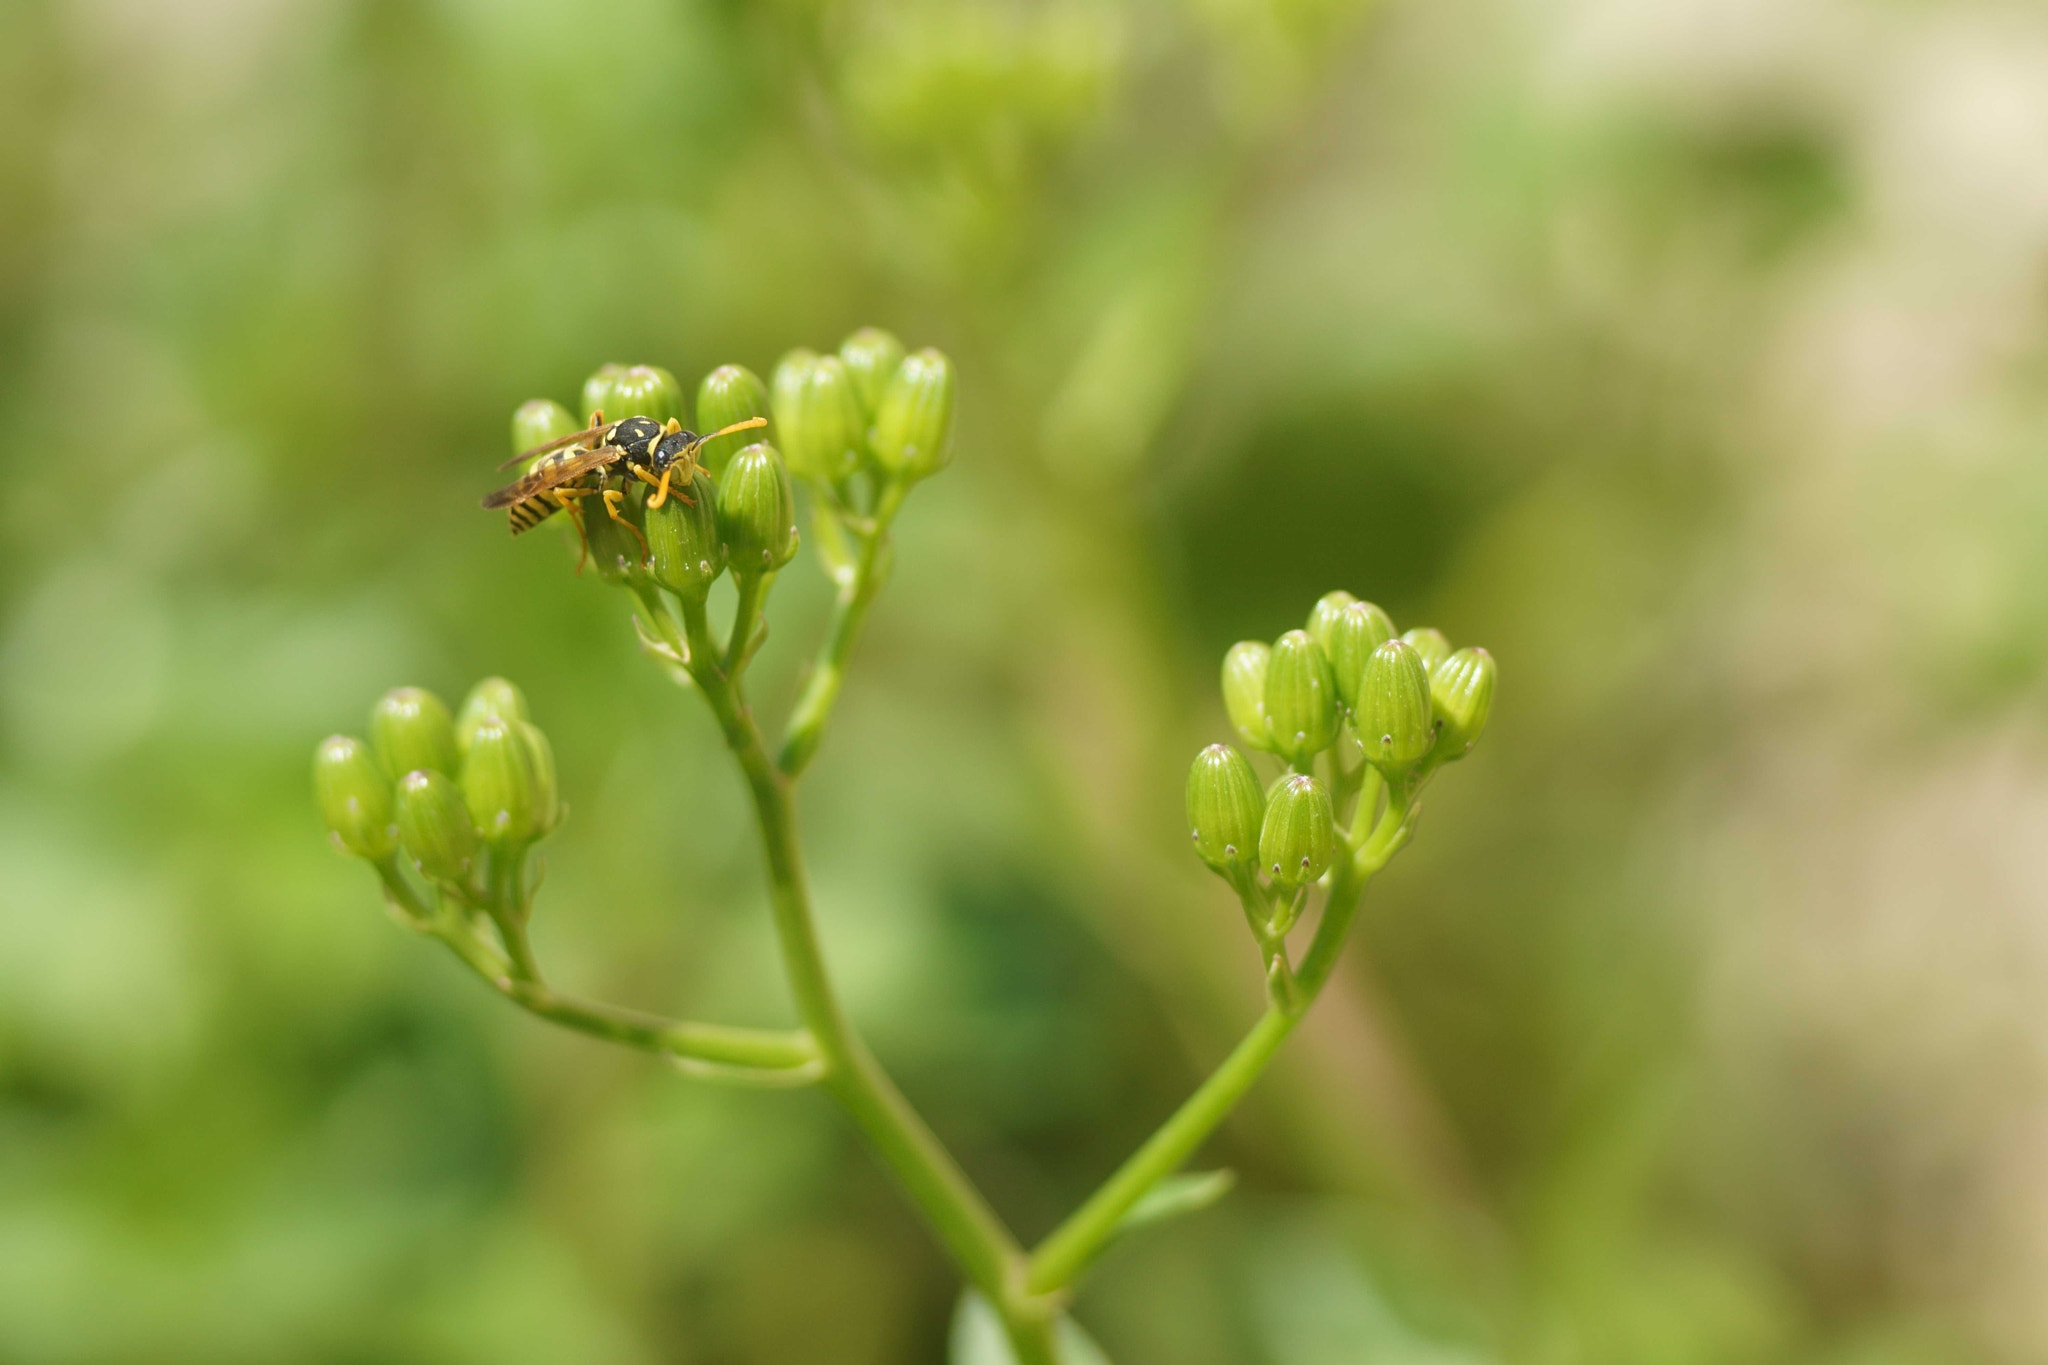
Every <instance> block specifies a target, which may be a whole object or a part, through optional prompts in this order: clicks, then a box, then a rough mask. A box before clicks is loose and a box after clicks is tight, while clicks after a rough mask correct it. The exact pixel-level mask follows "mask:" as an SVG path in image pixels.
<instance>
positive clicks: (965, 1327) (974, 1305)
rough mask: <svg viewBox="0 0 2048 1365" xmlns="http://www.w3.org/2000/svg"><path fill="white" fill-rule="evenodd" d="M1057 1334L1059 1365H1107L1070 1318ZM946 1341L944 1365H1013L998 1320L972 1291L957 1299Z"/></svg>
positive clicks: (1098, 1351)
mask: <svg viewBox="0 0 2048 1365" xmlns="http://www.w3.org/2000/svg"><path fill="white" fill-rule="evenodd" d="M1058 1330H1059V1334H1060V1360H1061V1362H1062V1365H1109V1357H1108V1356H1106V1355H1104V1354H1103V1353H1102V1348H1101V1347H1100V1346H1097V1345H1096V1344H1095V1342H1094V1340H1093V1339H1092V1338H1091V1337H1089V1335H1088V1334H1087V1333H1086V1332H1084V1331H1082V1330H1081V1329H1080V1327H1079V1326H1077V1325H1076V1324H1075V1322H1074V1320H1073V1319H1072V1318H1061V1319H1060V1324H1059V1329H1058ZM947 1340H948V1343H949V1344H948V1347H947V1351H946V1360H947V1362H948V1365H1017V1357H1016V1355H1015V1354H1014V1353H1012V1352H1011V1350H1010V1338H1009V1337H1008V1335H1006V1334H1005V1333H1004V1331H1003V1323H1002V1319H1001V1318H998V1317H997V1316H996V1313H995V1310H994V1309H993V1308H990V1307H989V1306H988V1300H987V1299H984V1298H983V1297H982V1296H981V1295H979V1294H977V1293H975V1292H974V1291H973V1290H972V1289H970V1290H968V1291H967V1292H966V1293H964V1294H962V1295H961V1296H960V1306H959V1307H958V1308H957V1309H955V1310H954V1312H953V1330H952V1332H951V1333H950V1334H949V1335H948V1338H947Z"/></svg>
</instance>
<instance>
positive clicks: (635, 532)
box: [565, 480, 651, 583]
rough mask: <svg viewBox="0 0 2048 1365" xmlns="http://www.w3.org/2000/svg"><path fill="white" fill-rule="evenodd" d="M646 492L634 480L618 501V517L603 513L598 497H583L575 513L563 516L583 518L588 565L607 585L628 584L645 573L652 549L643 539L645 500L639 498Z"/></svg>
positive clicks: (606, 512)
mask: <svg viewBox="0 0 2048 1365" xmlns="http://www.w3.org/2000/svg"><path fill="white" fill-rule="evenodd" d="M645 489H646V485H644V484H641V483H640V482H639V481H638V480H635V481H634V483H633V484H632V486H631V487H630V488H629V490H628V492H627V494H626V496H624V497H622V498H620V499H619V515H618V516H617V517H614V516H612V515H611V513H610V512H608V511H606V510H605V502H604V499H603V498H601V497H596V498H584V499H582V500H581V506H580V507H579V508H578V509H577V511H576V512H574V513H568V514H565V515H574V516H581V517H582V518H583V542H584V545H585V546H586V547H587V548H588V552H589V555H590V566H591V567H592V568H594V569H596V570H597V576H598V577H599V578H602V579H603V580H604V581H605V582H607V583H627V582H630V581H632V580H634V579H640V578H644V577H645V576H646V574H647V556H648V555H649V553H650V552H651V547H650V546H649V545H648V543H647V542H646V541H645V540H643V539H642V537H643V536H645V535H646V530H645V526H646V521H647V515H646V514H647V499H646V498H645V497H643V496H641V494H642V493H643V492H644V491H645Z"/></svg>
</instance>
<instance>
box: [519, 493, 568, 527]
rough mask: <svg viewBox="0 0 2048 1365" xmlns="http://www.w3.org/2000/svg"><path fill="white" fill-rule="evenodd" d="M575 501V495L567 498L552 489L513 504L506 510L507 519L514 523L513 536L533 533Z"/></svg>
mask: <svg viewBox="0 0 2048 1365" xmlns="http://www.w3.org/2000/svg"><path fill="white" fill-rule="evenodd" d="M573 500H574V495H573V494H571V495H567V496H565V495H564V494H563V493H562V491H561V490H560V489H557V488H550V489H549V490H548V491H547V492H545V493H536V494H534V495H533V496H532V497H530V498H527V499H526V500H524V501H523V502H515V503H513V504H512V505H511V506H510V507H508V508H506V509H505V519H506V520H507V521H509V522H511V523H512V534H513V535H515V536H516V535H518V534H520V533H521V532H523V531H531V530H532V529H533V528H534V527H536V526H538V525H540V524H541V523H542V522H544V521H546V520H547V519H548V518H549V517H551V516H553V515H554V514H555V513H557V512H559V511H561V510H562V509H563V508H564V507H567V506H568V505H569V504H570V502H572V501H573Z"/></svg>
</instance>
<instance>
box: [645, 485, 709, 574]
mask: <svg viewBox="0 0 2048 1365" xmlns="http://www.w3.org/2000/svg"><path fill="white" fill-rule="evenodd" d="M685 498H687V499H688V500H687V501H685ZM717 500H718V490H717V489H716V488H715V487H713V486H712V483H711V480H710V478H709V477H707V476H706V475H705V473H704V471H703V470H701V469H700V470H697V471H696V472H695V473H694V474H693V475H692V476H691V479H690V482H689V483H687V484H683V485H677V486H672V487H671V488H670V489H669V494H668V498H667V500H666V501H664V502H663V503H662V505H661V506H659V507H649V508H648V509H647V544H648V548H649V549H651V550H652V551H653V554H654V559H653V565H654V567H653V569H652V573H653V575H654V581H655V582H657V583H659V584H661V586H662V587H664V588H667V589H668V590H669V591H670V592H673V593H675V594H676V595H677V596H679V597H695V598H702V597H703V596H704V594H705V593H707V592H709V591H710V589H711V584H712V583H713V581H715V580H716V579H717V577H718V575H719V574H721V573H723V572H724V571H725V542H724V541H723V540H721V539H720V538H719V534H718V507H717Z"/></svg>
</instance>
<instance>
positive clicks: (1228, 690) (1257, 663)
mask: <svg viewBox="0 0 2048 1365" xmlns="http://www.w3.org/2000/svg"><path fill="white" fill-rule="evenodd" d="M1272 657H1273V650H1272V647H1271V646H1269V645H1267V644H1265V643H1263V642H1262V641H1259V640H1240V641H1238V642H1237V643H1236V644H1234V645H1232V646H1231V647H1230V652H1229V653H1228V654H1225V655H1224V656H1223V709H1224V710H1225V711H1226V712H1228V713H1229V715H1230V723H1231V725H1232V726H1233V727H1235V728H1236V730H1237V733H1238V734H1239V735H1240V736H1242V737H1243V739H1244V742H1245V743H1247V744H1249V745H1251V746H1252V747H1253V748H1254V749H1271V748H1272V747H1273V740H1272V737H1271V732H1270V731H1269V730H1268V729H1267V728H1266V668H1267V666H1268V664H1269V663H1270V662H1271V660H1272Z"/></svg>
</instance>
